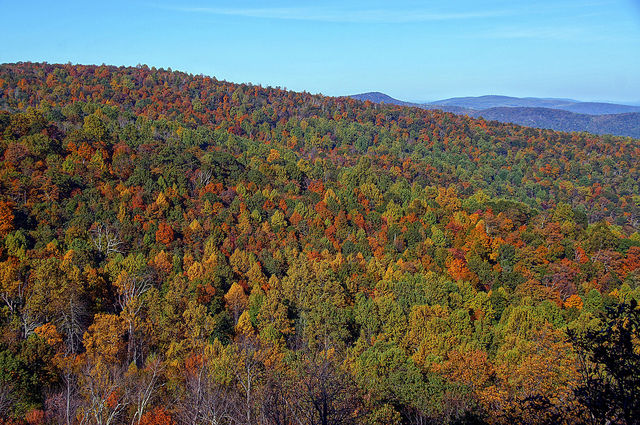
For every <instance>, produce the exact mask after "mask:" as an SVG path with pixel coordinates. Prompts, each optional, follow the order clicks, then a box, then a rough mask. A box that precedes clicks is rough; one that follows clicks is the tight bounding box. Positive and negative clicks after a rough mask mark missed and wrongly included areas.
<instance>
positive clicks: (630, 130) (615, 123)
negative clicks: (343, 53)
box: [350, 92, 640, 139]
mask: <svg viewBox="0 0 640 425" xmlns="http://www.w3.org/2000/svg"><path fill="white" fill-rule="evenodd" d="M350 97H352V98H355V99H358V100H370V101H372V102H375V103H381V102H384V103H391V104H395V105H401V106H410V107H418V108H423V109H441V110H443V111H445V112H452V113H455V114H463V115H468V116H470V117H474V118H478V117H483V118H485V119H490V120H496V121H500V122H511V123H514V124H519V125H524V126H529V127H537V128H549V129H552V130H557V131H569V132H571V131H578V132H579V131H587V132H590V133H594V134H601V135H602V134H612V135H616V136H625V137H633V138H636V139H637V138H640V107H634V106H631V105H621V104H613V103H604V102H579V101H574V100H569V99H541V98H516V97H510V96H496V95H487V96H479V97H458V98H450V99H443V100H439V101H435V102H429V103H412V102H405V101H402V100H398V99H394V98H392V97H391V96H388V95H386V94H384V93H380V92H369V93H362V94H357V95H352V96H350Z"/></svg>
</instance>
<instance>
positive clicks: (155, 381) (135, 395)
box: [129, 357, 164, 425]
mask: <svg viewBox="0 0 640 425" xmlns="http://www.w3.org/2000/svg"><path fill="white" fill-rule="evenodd" d="M163 372H164V364H163V362H162V361H161V360H160V359H159V358H155V357H154V358H149V359H148V360H147V364H146V366H145V368H144V369H142V370H140V371H138V373H136V374H135V375H131V376H130V377H129V379H130V383H131V404H132V405H133V407H134V414H133V418H132V419H131V425H135V424H139V423H140V420H141V419H142V415H143V414H144V411H145V409H146V408H147V406H148V405H149V404H150V403H151V401H152V400H153V398H154V397H155V396H156V395H157V392H158V389H159V388H160V387H162V386H164V383H163V382H162V380H161V377H162V373H163Z"/></svg>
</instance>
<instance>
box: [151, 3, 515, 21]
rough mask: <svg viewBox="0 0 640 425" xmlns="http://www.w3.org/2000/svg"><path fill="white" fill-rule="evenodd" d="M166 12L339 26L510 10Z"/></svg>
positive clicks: (487, 14) (480, 15) (197, 9)
mask: <svg viewBox="0 0 640 425" xmlns="http://www.w3.org/2000/svg"><path fill="white" fill-rule="evenodd" d="M163 8H165V9H171V10H176V11H183V12H191V13H207V14H214V15H227V16H241V17H247V18H263V19H282V20H296V21H317V22H337V23H347V22H352V23H409V22H429V21H451V20H464V19H478V18H491V17H500V16H506V15H508V14H509V12H506V11H477V12H473V11H471V12H459V13H458V12H432V11H424V10H411V11H409V10H404V11H393V10H383V9H371V10H362V11H353V10H351V11H349V10H346V11H341V10H333V9H327V8H309V7H288V8H207V7H184V6H175V7H173V6H164V7H163Z"/></svg>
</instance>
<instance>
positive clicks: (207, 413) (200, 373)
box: [175, 355, 233, 425]
mask: <svg viewBox="0 0 640 425" xmlns="http://www.w3.org/2000/svg"><path fill="white" fill-rule="evenodd" d="M183 379H184V388H183V391H182V392H181V393H180V394H179V396H178V397H177V399H176V402H175V415H176V418H177V420H178V422H179V423H181V424H185V425H202V424H209V425H218V424H222V423H228V422H229V421H230V420H231V415H230V413H231V408H232V404H233V395H232V393H231V391H230V389H229V388H228V387H226V386H223V385H221V384H219V383H217V382H216V381H215V380H214V379H213V378H212V376H211V368H210V364H209V361H208V360H207V359H206V357H204V356H202V355H192V356H191V358H190V360H189V361H188V365H187V367H186V368H185V371H184V373H183Z"/></svg>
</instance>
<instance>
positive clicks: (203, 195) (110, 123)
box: [0, 63, 640, 425]
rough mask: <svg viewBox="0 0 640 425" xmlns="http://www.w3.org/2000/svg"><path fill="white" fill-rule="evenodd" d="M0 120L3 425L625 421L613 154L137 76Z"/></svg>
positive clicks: (63, 85) (69, 74) (463, 122)
mask: <svg viewBox="0 0 640 425" xmlns="http://www.w3.org/2000/svg"><path fill="white" fill-rule="evenodd" d="M0 109H1V110H0V164H1V165H0V423H5V424H25V423H32V424H35V423H38V424H49V423H51V424H59V423H78V424H80V423H112V424H118V425H123V424H132V423H141V424H169V425H172V424H187V423H226V424H259V425H272V424H286V425H293V424H299V423H305V424H314V423H334V424H338V423H340V424H353V425H367V424H404V423H481V424H482V423H491V424H501V425H502V424H504V425H506V424H513V423H535V424H537V423H572V424H578V423H588V422H598V423H607V422H610V423H621V421H620V418H623V417H626V418H630V419H629V420H628V421H627V423H636V422H638V420H637V417H636V416H634V415H637V412H640V405H639V403H640V400H639V399H638V397H636V387H635V386H634V385H635V384H633V382H635V381H633V380H634V379H636V376H635V374H634V373H630V374H629V373H624V374H617V373H616V371H617V370H621V369H620V368H618V366H620V365H622V366H623V368H628V369H622V370H632V371H637V370H640V359H638V355H637V353H638V352H640V335H638V329H637V327H634V325H633V324H635V323H638V322H639V321H640V317H638V316H640V310H638V309H637V308H636V304H635V300H638V299H640V234H639V233H638V231H639V230H640V228H639V226H640V220H639V217H640V188H639V185H638V182H639V181H640V146H639V145H638V141H636V140H631V139H628V138H623V137H614V136H607V137H600V136H596V135H593V134H589V133H584V132H582V133H573V134H569V133H566V132H556V131H552V130H540V129H534V128H530V127H523V126H520V125H516V124H504V123H499V122H497V121H487V120H485V119H475V118H472V117H469V116H462V115H454V114H452V113H446V112H442V111H440V110H425V109H420V108H416V107H405V106H396V105H391V104H386V103H385V104H384V105H382V104H378V103H372V102H366V101H365V102H362V101H358V100H355V99H352V98H348V97H340V98H332V97H324V96H321V95H311V94H309V93H298V92H291V91H285V90H281V89H278V88H265V87H261V86H254V85H247V84H233V83H230V82H224V81H218V80H216V79H215V78H212V77H208V76H202V75H200V76H194V75H190V74H186V73H183V72H176V71H167V70H163V69H156V68H149V67H147V66H143V65H141V66H138V67H131V68H125V67H114V66H105V65H103V66H87V65H71V64H66V65H52V64H46V63H42V64H38V63H18V64H4V65H0ZM621 330H624V332H621ZM569 335H573V336H574V337H573V338H568V336H569ZM603 347H605V348H607V350H606V352H607V357H606V359H605V360H606V365H604V364H602V363H603V362H604V361H603V360H601V359H600V358H599V357H597V356H592V355H591V353H593V352H598V353H601V352H602V350H603ZM580 356H589V359H590V361H589V362H584V361H581V357H580ZM605 366H606V367H605ZM594 368H595V369H594ZM612 370H613V372H611V371H612ZM592 374H594V375H592ZM595 374H597V375H595ZM604 374H606V375H605V378H606V381H605V382H606V385H602V386H597V385H595V384H594V382H593V381H594V380H593V379H589V377H591V376H598V377H602V376H603V375H604ZM617 380H620V381H624V382H620V383H619V385H615V388H619V390H617V392H616V396H615V397H611V396H610V395H611V393H610V391H611V388H612V385H609V383H611V382H616V381H617ZM628 381H631V382H628ZM605 397H607V398H606V400H607V404H606V407H607V409H602V408H601V407H602V406H601V400H603V399H604V398H605Z"/></svg>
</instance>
